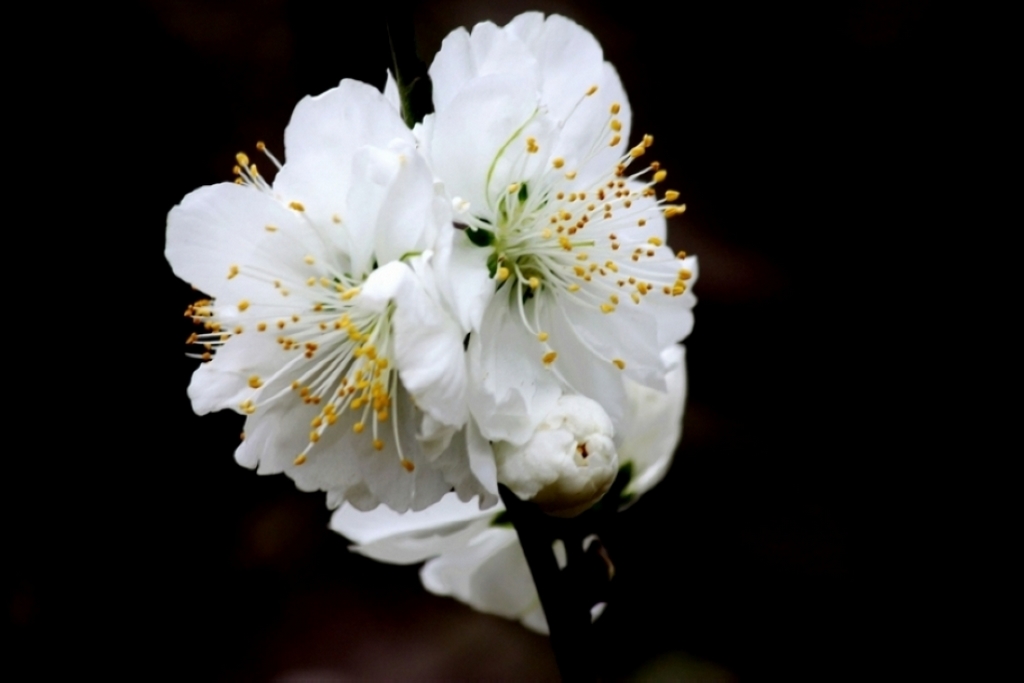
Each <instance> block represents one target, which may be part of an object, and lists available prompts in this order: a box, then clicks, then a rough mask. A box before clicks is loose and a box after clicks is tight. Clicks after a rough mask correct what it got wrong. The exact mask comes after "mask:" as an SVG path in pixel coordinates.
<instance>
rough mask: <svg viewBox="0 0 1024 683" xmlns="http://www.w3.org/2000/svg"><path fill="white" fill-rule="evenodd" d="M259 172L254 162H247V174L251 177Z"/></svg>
mask: <svg viewBox="0 0 1024 683" xmlns="http://www.w3.org/2000/svg"><path fill="white" fill-rule="evenodd" d="M259 174H260V172H259V170H257V168H256V164H249V175H251V176H252V177H253V178H255V177H256V176H258V175H259Z"/></svg>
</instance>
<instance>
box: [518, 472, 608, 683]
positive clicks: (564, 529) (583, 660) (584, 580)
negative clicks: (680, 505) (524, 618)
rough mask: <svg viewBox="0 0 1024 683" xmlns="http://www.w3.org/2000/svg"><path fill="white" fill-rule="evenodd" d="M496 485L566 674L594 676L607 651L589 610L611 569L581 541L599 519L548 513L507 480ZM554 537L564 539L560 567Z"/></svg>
mask: <svg viewBox="0 0 1024 683" xmlns="http://www.w3.org/2000/svg"><path fill="white" fill-rule="evenodd" d="M498 490H499V492H500V493H501V500H502V502H504V504H505V509H506V510H507V511H508V519H509V521H511V522H512V525H513V526H514V527H515V529H516V533H517V534H518V535H519V542H520V544H522V546H523V552H524V554H525V555H526V561H527V563H528V564H529V565H530V572H531V574H533V582H534V584H535V585H536V586H537V593H538V595H539V596H540V602H541V605H542V607H543V608H544V616H545V617H546V618H547V622H548V628H549V630H550V633H551V647H552V649H553V650H554V652H555V660H556V661H557V662H558V669H559V671H560V672H561V674H562V680H564V681H570V682H576V681H596V680H597V665H598V663H599V662H601V661H602V660H603V657H604V656H605V653H602V652H601V648H600V647H599V646H598V645H597V643H596V642H595V641H594V639H593V636H592V624H591V616H590V615H591V612H590V610H591V608H592V607H593V606H594V605H595V604H596V603H597V602H599V601H600V600H601V598H602V597H603V594H604V593H605V592H606V589H607V584H608V580H609V578H610V572H609V565H608V564H607V563H606V562H605V561H604V560H603V559H601V556H600V555H599V554H598V553H597V552H596V551H595V552H585V551H584V549H583V542H584V539H586V537H587V536H588V535H590V534H591V533H593V532H594V531H596V529H595V528H594V527H593V524H594V523H595V522H597V521H598V520H597V519H596V517H595V516H593V515H590V514H589V513H585V514H584V515H581V516H580V517H577V518H574V519H560V518H557V517H550V516H548V515H546V514H544V513H543V512H541V511H540V509H539V508H538V507H537V506H536V505H534V504H533V503H530V502H524V501H522V500H519V498H517V497H516V495H515V494H514V493H512V492H511V491H510V490H509V489H507V488H506V487H505V486H502V485H499V487H498ZM556 539H560V540H561V541H562V542H563V543H564V544H565V549H566V555H567V564H566V566H565V568H564V569H559V568H558V561H557V559H556V557H555V553H554V550H553V546H552V544H553V543H554V542H555V540H556ZM598 545H599V543H598Z"/></svg>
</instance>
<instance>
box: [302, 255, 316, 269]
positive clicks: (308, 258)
mask: <svg viewBox="0 0 1024 683" xmlns="http://www.w3.org/2000/svg"><path fill="white" fill-rule="evenodd" d="M302 260H303V261H305V262H306V264H307V265H310V266H311V265H313V263H315V262H316V260H315V259H314V258H313V257H312V256H311V255H310V254H306V255H305V256H304V257H303V258H302Z"/></svg>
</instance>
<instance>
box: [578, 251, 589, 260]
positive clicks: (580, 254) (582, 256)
mask: <svg viewBox="0 0 1024 683" xmlns="http://www.w3.org/2000/svg"><path fill="white" fill-rule="evenodd" d="M576 260H577V261H586V260H587V255H586V254H585V253H579V254H576Z"/></svg>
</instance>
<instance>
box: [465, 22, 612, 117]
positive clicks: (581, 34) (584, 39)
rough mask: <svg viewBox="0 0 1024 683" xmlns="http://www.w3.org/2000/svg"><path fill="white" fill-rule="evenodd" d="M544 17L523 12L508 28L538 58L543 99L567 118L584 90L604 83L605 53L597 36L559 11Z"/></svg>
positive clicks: (551, 108) (548, 105)
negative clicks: (560, 14) (559, 14)
mask: <svg viewBox="0 0 1024 683" xmlns="http://www.w3.org/2000/svg"><path fill="white" fill-rule="evenodd" d="M541 18H542V15H540V14H539V13H534V12H529V13H526V14H521V15H519V16H518V17H516V18H515V19H513V20H512V21H511V22H509V24H508V26H507V27H506V29H505V31H506V32H508V33H511V34H513V35H515V36H516V37H517V38H519V39H520V40H521V41H523V42H524V43H525V44H526V46H527V48H528V50H529V52H530V54H531V55H532V56H533V57H534V58H535V59H536V63H537V66H536V69H537V73H538V75H539V76H540V83H541V100H542V101H543V102H544V104H545V105H546V106H547V108H548V110H549V111H550V112H551V114H552V115H553V116H554V117H555V118H557V119H558V120H559V121H565V120H566V119H567V118H568V117H569V114H570V113H571V112H572V110H573V108H574V107H575V106H576V104H577V103H578V102H579V100H580V98H581V97H583V94H584V93H586V92H587V90H588V89H589V88H590V87H591V86H592V85H596V84H601V83H602V80H603V75H604V74H603V66H604V57H603V55H602V52H601V46H600V45H599V44H598V42H597V40H595V39H594V36H593V35H591V33H590V32H589V31H587V30H586V29H584V28H583V27H581V26H580V25H579V24H577V23H576V22H574V21H572V20H571V19H566V18H565V17H562V16H558V15H552V16H549V17H547V19H544V20H543V21H538V20H539V19H541ZM475 30H476V29H474V32H475ZM506 64H507V65H506V67H505V68H509V69H510V68H514V65H512V64H510V63H506ZM598 92H600V88H599V90H598ZM605 113H607V109H606V110H605Z"/></svg>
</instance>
